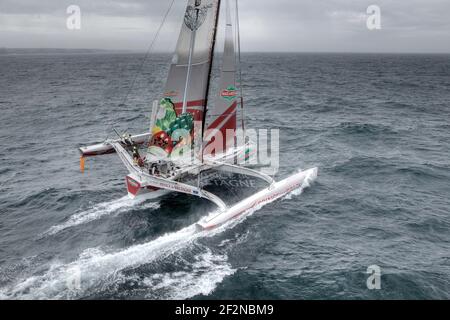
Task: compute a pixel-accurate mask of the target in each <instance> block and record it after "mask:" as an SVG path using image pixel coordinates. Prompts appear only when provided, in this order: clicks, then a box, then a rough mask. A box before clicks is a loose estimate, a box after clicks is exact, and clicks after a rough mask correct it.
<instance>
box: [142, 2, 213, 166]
mask: <svg viewBox="0 0 450 320" xmlns="http://www.w3.org/2000/svg"><path fill="white" fill-rule="evenodd" d="M219 10H220V0H188V3H187V8H186V12H185V15H184V21H183V24H182V27H181V32H180V36H179V38H178V42H177V46H176V50H175V54H174V56H173V59H172V63H171V66H170V70H169V75H168V78H167V82H166V86H165V89H164V94H163V97H164V99H163V100H162V101H161V103H160V106H159V107H158V112H157V115H156V119H155V121H154V125H153V127H152V134H153V136H152V138H151V139H150V142H149V146H150V149H149V153H150V154H153V155H157V157H163V158H165V157H168V156H170V157H171V158H173V159H174V158H179V156H183V155H184V156H185V155H186V154H187V153H190V150H191V147H192V145H193V144H194V148H196V149H197V151H196V154H197V155H198V154H199V150H198V149H201V145H202V134H197V136H196V137H193V135H192V134H193V131H194V122H196V123H201V124H202V125H201V129H203V123H204V118H205V113H206V104H207V96H208V91H209V83H210V74H211V66H212V59H213V52H214V44H215V38H216V30H217V22H218V17H219ZM200 132H202V130H200ZM193 140H194V143H193Z"/></svg>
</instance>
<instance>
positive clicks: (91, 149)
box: [79, 133, 150, 157]
mask: <svg viewBox="0 0 450 320" xmlns="http://www.w3.org/2000/svg"><path fill="white" fill-rule="evenodd" d="M149 138H150V133H143V134H138V135H135V136H132V137H131V139H132V140H133V141H134V142H135V143H137V144H143V143H145V142H146V141H148V139H149ZM118 141H119V140H116V142H118ZM79 151H80V153H81V156H82V157H94V156H100V155H104V154H110V153H115V152H116V150H114V148H113V147H112V145H111V143H106V142H103V143H99V144H94V145H92V146H87V147H81V148H79Z"/></svg>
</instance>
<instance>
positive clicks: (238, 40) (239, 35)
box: [236, 0, 245, 142]
mask: <svg viewBox="0 0 450 320" xmlns="http://www.w3.org/2000/svg"><path fill="white" fill-rule="evenodd" d="M236 30H237V47H238V62H239V64H238V68H239V89H240V93H241V113H242V114H241V117H242V120H241V122H242V131H243V134H244V142H245V112H244V89H243V88H242V85H243V84H242V59H241V26H240V22H239V3H238V0H236Z"/></svg>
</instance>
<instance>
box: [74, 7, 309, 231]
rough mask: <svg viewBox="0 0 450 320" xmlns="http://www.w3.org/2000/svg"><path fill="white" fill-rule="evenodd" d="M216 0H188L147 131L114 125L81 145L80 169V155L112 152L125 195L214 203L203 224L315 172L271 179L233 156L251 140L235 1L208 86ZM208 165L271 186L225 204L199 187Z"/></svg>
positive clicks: (242, 154) (241, 155) (243, 152)
mask: <svg viewBox="0 0 450 320" xmlns="http://www.w3.org/2000/svg"><path fill="white" fill-rule="evenodd" d="M221 2H222V1H221V0H188V4H187V8H186V12H185V15H184V21H183V23H182V27H181V32H180V35H179V38H178V42H177V46H176V52H175V54H174V57H173V60H172V63H171V65H170V69H169V75H168V78H167V81H166V85H165V89H164V93H163V95H162V99H161V101H159V102H157V103H154V104H153V109H152V116H151V124H150V130H149V132H146V133H143V134H139V135H130V134H119V133H117V131H116V133H117V135H118V138H117V139H107V140H106V141H104V142H103V143H100V144H96V145H91V146H87V147H81V148H80V149H79V150H80V152H81V162H80V167H81V169H82V170H84V161H85V158H86V157H91V156H98V155H104V154H109V153H117V154H118V156H119V157H120V159H121V161H122V162H123V164H124V165H125V167H126V168H127V170H128V172H129V174H128V175H127V176H126V185H127V191H128V194H129V196H130V197H131V198H135V197H138V196H147V197H148V196H149V197H158V196H161V195H163V194H165V193H167V192H179V193H185V194H189V195H192V196H197V197H201V198H205V199H208V200H210V201H212V202H213V203H215V204H216V205H217V206H218V208H219V210H218V213H217V215H215V216H214V217H212V218H210V219H208V220H204V221H202V222H200V223H198V225H197V227H198V228H199V229H202V230H204V229H206V230H208V229H212V228H214V227H216V226H219V225H221V224H223V223H224V222H226V221H228V220H230V219H232V218H235V217H237V216H239V215H242V214H243V213H245V212H246V211H248V210H249V209H251V208H254V207H258V206H262V205H264V204H266V203H268V202H271V201H273V200H276V199H278V198H280V197H282V196H283V195H286V194H287V193H289V192H291V191H292V190H294V189H296V188H299V187H300V186H301V185H302V183H303V182H304V181H305V179H307V177H309V176H311V175H316V174H317V169H316V168H314V169H310V170H307V171H304V172H300V173H296V174H294V175H292V176H290V177H288V178H287V179H285V180H282V181H280V182H275V181H274V180H273V178H272V177H270V176H268V175H266V174H264V173H262V172H259V171H256V170H254V169H252V168H250V167H248V166H246V165H245V164H241V163H242V162H240V161H238V159H245V158H246V157H247V156H248V155H249V153H250V152H251V151H250V148H251V146H250V145H249V144H248V143H246V142H245V141H246V139H245V115H244V99H243V94H242V79H241V77H240V40H239V38H240V37H239V15H238V6H237V1H236V6H235V10H236V14H235V16H236V19H235V21H234V22H235V26H236V29H234V26H233V24H234V23H233V19H232V15H231V7H230V4H229V1H228V0H227V1H226V8H225V21H226V26H225V41H224V50H223V55H222V65H221V71H220V77H219V82H218V88H217V90H215V91H216V92H212V90H211V85H210V84H211V78H212V76H211V71H212V63H213V58H214V47H215V44H216V38H217V29H218V21H219V15H220V9H221ZM235 31H236V32H235ZM236 47H237V48H236ZM238 76H239V81H237V80H238V79H237V78H238ZM208 99H211V100H212V101H211V102H210V101H209V100H208ZM238 106H239V108H238ZM238 109H239V110H240V112H239V116H240V120H241V121H240V125H239V126H238ZM238 132H242V133H243V136H244V138H243V139H238V137H237V135H238ZM239 140H241V142H239ZM211 171H225V172H230V173H236V174H243V175H248V176H252V177H256V178H260V179H261V180H263V181H265V182H266V183H267V184H268V185H269V186H268V187H267V188H266V189H263V190H262V191H260V192H258V193H256V194H254V195H253V196H250V197H249V198H246V199H244V200H242V201H241V202H239V203H237V204H235V205H233V206H231V207H229V206H227V205H226V204H225V203H224V201H223V200H222V199H221V198H220V197H218V196H217V195H215V194H212V193H211V192H208V191H206V190H205V189H204V188H203V187H202V185H203V183H204V179H205V177H206V176H207V174H208V172H211Z"/></svg>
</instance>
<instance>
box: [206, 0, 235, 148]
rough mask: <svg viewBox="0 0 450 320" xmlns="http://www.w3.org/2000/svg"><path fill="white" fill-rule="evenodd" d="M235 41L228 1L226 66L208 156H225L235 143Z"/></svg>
mask: <svg viewBox="0 0 450 320" xmlns="http://www.w3.org/2000/svg"><path fill="white" fill-rule="evenodd" d="M234 40H235V39H234V33H233V25H232V20H231V10H230V4H229V0H227V6H226V28H225V46H224V52H223V63H222V70H221V73H220V80H219V91H218V92H217V93H216V95H215V103H214V106H212V107H210V108H209V109H208V117H209V119H210V121H209V124H208V126H207V131H206V132H205V136H204V141H205V144H206V145H207V146H206V148H205V154H211V153H225V152H226V151H227V150H228V149H229V148H232V147H234V144H235V130H236V118H237V116H236V108H237V90H236V53H235V48H234ZM227 131H228V132H227ZM230 133H231V134H230ZM212 142H214V143H213V145H212Z"/></svg>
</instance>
